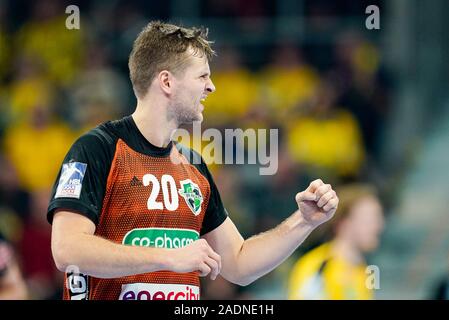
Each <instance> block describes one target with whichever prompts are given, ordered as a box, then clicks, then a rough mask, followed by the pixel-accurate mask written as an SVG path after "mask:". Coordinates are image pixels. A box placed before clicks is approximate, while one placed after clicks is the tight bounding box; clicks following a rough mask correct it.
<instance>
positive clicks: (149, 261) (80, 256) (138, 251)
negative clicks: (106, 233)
mask: <svg viewBox="0 0 449 320" xmlns="http://www.w3.org/2000/svg"><path fill="white" fill-rule="evenodd" d="M52 249H53V256H54V259H55V262H56V265H57V267H58V269H59V270H60V271H63V272H65V271H66V270H67V268H68V267H69V266H72V268H73V267H75V268H77V269H79V272H80V273H83V274H86V275H90V276H94V277H97V278H117V277H124V276H129V275H134V274H141V273H147V272H153V271H158V270H166V269H167V268H168V265H169V254H168V250H169V249H160V248H147V247H134V246H126V245H121V244H117V243H113V242H111V241H108V240H106V239H103V238H100V237H98V236H95V235H89V234H79V235H76V236H71V237H66V238H65V239H64V242H63V243H58V244H52Z"/></svg>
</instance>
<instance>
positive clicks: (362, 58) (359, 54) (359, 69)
mask: <svg viewBox="0 0 449 320" xmlns="http://www.w3.org/2000/svg"><path fill="white" fill-rule="evenodd" d="M335 55H336V65H335V66H334V68H333V71H331V73H333V76H334V82H335V83H337V84H338V86H339V87H340V90H341V91H342V95H341V97H340V101H339V103H340V104H341V105H344V106H345V107H346V108H348V109H349V110H350V111H351V112H352V113H353V114H354V116H355V117H356V119H357V121H358V122H359V124H360V127H361V129H362V134H363V140H364V143H365V145H366V147H367V149H368V151H370V154H372V155H373V156H377V153H378V152H379V150H378V139H379V134H380V130H381V129H382V127H383V126H384V123H385V120H386V117H387V115H388V110H389V101H388V87H389V81H388V77H387V76H386V74H385V72H384V71H383V70H382V69H381V55H380V52H379V50H378V48H376V46H374V45H373V44H372V43H370V42H369V41H367V40H366V39H363V38H362V37H361V36H360V35H359V34H357V33H355V32H353V31H348V32H344V33H343V34H341V35H340V36H339V38H338V39H337V43H336V46H335Z"/></svg>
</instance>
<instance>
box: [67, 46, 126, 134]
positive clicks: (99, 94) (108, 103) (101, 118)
mask: <svg viewBox="0 0 449 320" xmlns="http://www.w3.org/2000/svg"><path fill="white" fill-rule="evenodd" d="M87 57H88V59H87V60H86V66H85V67H84V68H83V71H82V72H81V73H80V74H79V76H78V77H77V78H76V80H75V81H74V83H73V86H72V89H71V91H70V95H71V98H72V100H73V105H74V108H72V110H71V114H72V115H73V120H74V122H75V123H76V124H77V126H78V127H80V128H81V131H82V133H84V131H87V130H90V129H92V128H93V127H95V126H97V125H99V124H100V123H102V122H105V121H107V120H110V119H115V118H120V117H121V116H123V115H124V112H125V111H127V110H128V109H130V106H129V104H130V98H129V90H128V86H127V82H126V80H124V78H123V75H122V74H120V73H118V72H117V71H116V70H114V69H112V68H111V67H109V66H110V61H109V53H108V51H107V49H106V48H105V47H104V46H102V45H100V44H99V43H98V44H96V43H95V44H92V45H91V46H90V47H89V48H88V53H87Z"/></svg>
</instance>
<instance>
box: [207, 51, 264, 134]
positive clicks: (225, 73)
mask: <svg viewBox="0 0 449 320" xmlns="http://www.w3.org/2000/svg"><path fill="white" fill-rule="evenodd" d="M219 55H220V57H219V59H217V64H216V66H214V68H213V71H212V80H213V82H214V84H215V87H216V88H217V91H216V92H214V94H211V95H210V96H209V97H208V98H207V100H206V101H205V103H204V104H205V109H204V117H205V119H207V125H208V126H212V127H213V126H226V125H228V126H229V125H230V124H231V123H232V122H233V121H234V120H235V119H239V118H242V117H243V116H244V115H245V114H246V113H247V111H248V109H249V108H250V107H251V106H252V105H253V104H254V103H255V102H256V98H257V94H258V87H257V83H256V81H255V78H254V77H253V76H252V74H251V73H250V72H249V71H248V70H247V69H246V68H245V67H243V65H242V63H241V61H240V59H241V58H240V55H239V53H238V51H237V50H235V49H232V48H230V47H228V48H223V49H220V51H219Z"/></svg>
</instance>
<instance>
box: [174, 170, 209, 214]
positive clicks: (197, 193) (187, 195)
mask: <svg viewBox="0 0 449 320" xmlns="http://www.w3.org/2000/svg"><path fill="white" fill-rule="evenodd" d="M178 192H179V194H180V195H181V196H182V197H183V198H184V200H185V201H186V203H187V205H188V206H189V208H190V210H192V212H193V214H194V215H196V216H197V215H199V214H200V212H201V204H202V203H203V195H202V194H201V190H200V188H199V187H198V185H197V184H196V183H193V182H192V180H190V179H187V180H182V181H181V189H179V190H178Z"/></svg>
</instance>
